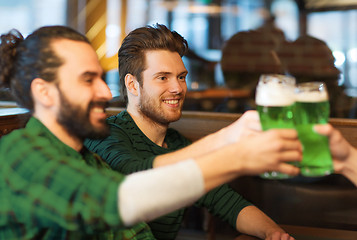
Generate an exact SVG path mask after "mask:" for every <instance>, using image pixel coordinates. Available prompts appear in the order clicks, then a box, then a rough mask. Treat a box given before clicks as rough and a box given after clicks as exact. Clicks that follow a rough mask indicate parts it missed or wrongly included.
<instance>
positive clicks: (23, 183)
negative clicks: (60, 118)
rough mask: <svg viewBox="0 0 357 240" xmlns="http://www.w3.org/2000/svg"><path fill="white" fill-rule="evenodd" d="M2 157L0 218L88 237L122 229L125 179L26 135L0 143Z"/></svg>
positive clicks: (48, 143) (42, 140) (46, 142)
mask: <svg viewBox="0 0 357 240" xmlns="http://www.w3.org/2000/svg"><path fill="white" fill-rule="evenodd" d="M14 143H16V144H14ZM18 146H21V147H20V148H19V147H18ZM0 154H1V155H2V159H1V160H0V161H1V168H0V176H1V181H2V183H3V184H0V188H1V186H3V189H1V192H2V193H3V194H4V196H2V198H1V201H3V202H2V203H0V204H1V205H2V207H0V215H3V214H4V215H3V216H6V215H7V216H14V217H15V218H16V219H21V221H24V222H25V223H26V224H33V225H34V227H36V228H39V227H43V228H48V227H53V226H61V227H62V228H65V229H68V230H71V231H77V230H81V231H86V232H88V233H91V232H93V231H97V230H99V231H100V230H108V228H112V229H113V228H114V229H116V228H118V227H122V226H123V223H122V220H121V219H120V217H119V213H118V200H117V199H118V198H117V191H118V185H120V184H121V182H122V181H123V180H124V176H122V175H120V174H118V173H115V172H113V171H111V170H108V169H96V168H93V167H91V166H88V165H87V164H86V163H85V161H84V160H82V161H81V159H76V158H75V157H73V156H69V155H64V154H63V153H61V151H59V150H57V148H56V147H55V146H53V145H52V144H51V142H50V141H48V139H46V138H33V137H31V136H27V135H25V134H22V135H19V136H17V137H16V136H14V135H13V141H6V142H5V141H2V142H1V145H0ZM4 159H6V160H4ZM0 219H1V218H0Z"/></svg>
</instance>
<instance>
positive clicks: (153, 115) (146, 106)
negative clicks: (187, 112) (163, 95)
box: [139, 88, 182, 126]
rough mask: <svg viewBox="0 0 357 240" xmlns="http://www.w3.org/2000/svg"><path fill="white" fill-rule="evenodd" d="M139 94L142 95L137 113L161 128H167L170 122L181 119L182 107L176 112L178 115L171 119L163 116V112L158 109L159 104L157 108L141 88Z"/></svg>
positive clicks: (165, 115)
mask: <svg viewBox="0 0 357 240" xmlns="http://www.w3.org/2000/svg"><path fill="white" fill-rule="evenodd" d="M141 92H142V95H141V97H140V101H139V111H140V112H141V113H142V114H143V115H144V116H145V117H147V118H149V119H150V120H151V121H153V122H155V123H157V124H160V125H163V126H168V125H169V124H170V123H171V122H176V121H177V120H179V119H180V118H181V112H182V111H181V109H182V107H181V108H180V110H178V112H179V113H178V114H175V116H174V117H172V116H170V115H167V114H165V111H164V110H163V109H161V107H160V102H159V105H158V106H157V105H156V104H155V100H154V99H152V98H150V96H148V95H147V94H146V91H145V90H144V89H143V88H141Z"/></svg>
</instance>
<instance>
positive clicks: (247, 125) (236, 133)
mask: <svg viewBox="0 0 357 240" xmlns="http://www.w3.org/2000/svg"><path fill="white" fill-rule="evenodd" d="M261 131H262V128H261V125H260V120H259V114H258V112H257V111H254V110H250V111H246V112H245V113H244V114H243V115H242V116H241V117H240V118H239V119H238V120H237V121H235V122H234V123H232V124H231V125H229V126H228V127H226V128H225V134H226V139H227V140H228V141H229V143H234V142H236V141H238V140H241V139H242V138H244V137H246V136H251V135H256V134H258V133H259V132H261Z"/></svg>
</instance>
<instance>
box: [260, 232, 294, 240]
mask: <svg viewBox="0 0 357 240" xmlns="http://www.w3.org/2000/svg"><path fill="white" fill-rule="evenodd" d="M265 240H295V238H293V237H292V236H290V235H289V234H288V233H283V232H280V231H278V232H274V233H273V234H271V235H269V236H267V237H266V238H265Z"/></svg>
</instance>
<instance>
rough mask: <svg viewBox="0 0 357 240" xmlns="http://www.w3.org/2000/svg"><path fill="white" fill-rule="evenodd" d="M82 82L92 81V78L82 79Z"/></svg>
mask: <svg viewBox="0 0 357 240" xmlns="http://www.w3.org/2000/svg"><path fill="white" fill-rule="evenodd" d="M84 82H86V83H92V82H93V78H87V79H84Z"/></svg>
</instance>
